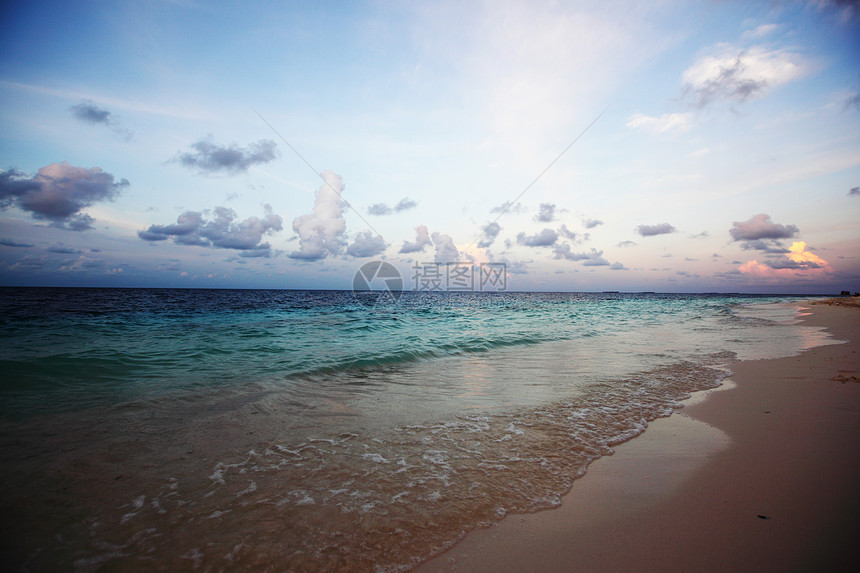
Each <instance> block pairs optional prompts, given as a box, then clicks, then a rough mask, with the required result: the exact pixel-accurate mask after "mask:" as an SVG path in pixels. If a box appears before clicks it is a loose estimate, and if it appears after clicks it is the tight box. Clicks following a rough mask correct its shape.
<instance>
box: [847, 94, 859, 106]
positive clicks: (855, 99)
mask: <svg viewBox="0 0 860 573" xmlns="http://www.w3.org/2000/svg"><path fill="white" fill-rule="evenodd" d="M852 107H853V108H854V109H857V110H860V93H856V94H851V95H850V96H848V97H847V98H846V99H845V109H851V108H852Z"/></svg>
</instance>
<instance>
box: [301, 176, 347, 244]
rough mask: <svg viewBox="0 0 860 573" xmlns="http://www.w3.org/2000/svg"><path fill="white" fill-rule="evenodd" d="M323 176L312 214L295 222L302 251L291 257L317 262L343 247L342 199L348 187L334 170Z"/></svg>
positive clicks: (344, 222)
mask: <svg viewBox="0 0 860 573" xmlns="http://www.w3.org/2000/svg"><path fill="white" fill-rule="evenodd" d="M322 177H323V180H324V181H325V183H323V184H322V185H321V186H320V188H319V189H317V190H316V192H315V194H314V196H315V199H314V208H313V212H312V213H308V214H306V215H302V216H300V217H296V218H295V219H293V231H295V232H296V234H297V235H298V236H299V250H298V251H293V252H292V253H290V257H291V258H294V259H305V260H308V261H316V260H319V259H322V258H325V257H327V256H328V255H337V254H339V253H340V251H341V249H342V248H343V243H344V239H343V234H344V232H345V231H346V220H345V219H344V218H343V207H344V203H343V200H341V198H340V196H341V194H342V193H343V191H344V189H345V188H346V186H345V185H344V183H343V179H342V178H341V176H340V175H338V174H337V173H335V172H334V171H323V173H322Z"/></svg>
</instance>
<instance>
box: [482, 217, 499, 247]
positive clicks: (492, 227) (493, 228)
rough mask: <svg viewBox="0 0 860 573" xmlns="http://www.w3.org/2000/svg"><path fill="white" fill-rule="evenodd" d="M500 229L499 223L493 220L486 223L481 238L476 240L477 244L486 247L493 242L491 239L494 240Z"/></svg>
mask: <svg viewBox="0 0 860 573" xmlns="http://www.w3.org/2000/svg"><path fill="white" fill-rule="evenodd" d="M501 230H502V227H501V225H499V224H498V223H497V222H495V221H493V222H492V223H488V224H487V225H486V226H485V227H484V228H483V229H482V235H481V240H480V241H478V246H479V247H480V248H482V249H486V248H488V247H489V246H491V245H492V244H493V241H495V240H496V237H498V236H499V232H500V231H501Z"/></svg>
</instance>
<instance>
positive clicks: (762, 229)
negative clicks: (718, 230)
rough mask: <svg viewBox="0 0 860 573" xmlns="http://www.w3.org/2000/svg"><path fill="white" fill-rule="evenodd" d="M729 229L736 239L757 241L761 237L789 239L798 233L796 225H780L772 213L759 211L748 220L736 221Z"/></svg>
mask: <svg viewBox="0 0 860 573" xmlns="http://www.w3.org/2000/svg"><path fill="white" fill-rule="evenodd" d="M732 225H734V228H733V229H730V230H729V233H730V234H731V236H732V239H734V240H735V241H757V240H759V239H789V238H791V237H793V236H794V235H795V234H797V231H798V230H797V227H795V226H794V225H779V224H777V223H774V222H772V221H771V220H770V215H766V214H764V213H759V214H758V215H754V216H753V217H751V218H750V219H749V220H747V221H734V222H733V223H732Z"/></svg>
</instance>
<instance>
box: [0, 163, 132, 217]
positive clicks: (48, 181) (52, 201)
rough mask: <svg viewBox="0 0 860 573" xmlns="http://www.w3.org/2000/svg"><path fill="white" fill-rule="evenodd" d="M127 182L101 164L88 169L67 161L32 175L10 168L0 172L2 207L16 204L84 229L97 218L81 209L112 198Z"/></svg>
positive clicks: (36, 215)
mask: <svg viewBox="0 0 860 573" xmlns="http://www.w3.org/2000/svg"><path fill="white" fill-rule="evenodd" d="M128 185H129V182H128V180H126V179H120V180H119V181H115V180H114V176H113V175H111V174H110V173H107V172H105V171H102V170H101V169H100V168H98V167H91V168H90V169H85V168H83V167H75V166H73V165H69V164H68V163H67V162H65V161H64V162H62V163H52V164H50V165H46V166H45V167H42V168H41V169H39V171H38V172H37V173H36V175H35V176H33V177H29V178H28V177H27V176H26V175H24V174H23V173H21V172H19V171H17V170H15V169H9V170H7V171H2V172H0V209H6V208H7V207H9V206H12V205H15V206H16V207H18V208H20V209H23V210H24V211H29V212H30V213H32V215H33V217H35V218H36V219H42V220H47V221H51V223H52V224H53V225H54V226H56V227H60V228H63V229H68V230H72V231H84V230H87V229H91V228H92V223H93V222H94V220H93V218H92V217H90V216H89V215H87V214H82V213H81V210H82V209H85V208H86V207H89V206H91V205H93V204H94V203H96V202H98V201H105V200H107V201H113V200H114V199H115V198H116V197H117V196H118V195H119V194H120V192H121V191H122V189H123V188H124V187H128Z"/></svg>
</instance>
